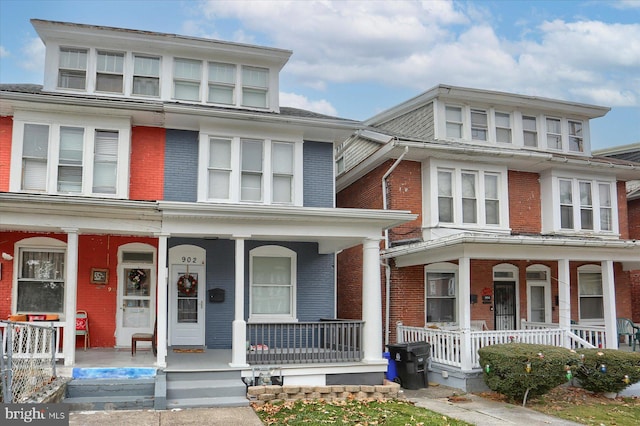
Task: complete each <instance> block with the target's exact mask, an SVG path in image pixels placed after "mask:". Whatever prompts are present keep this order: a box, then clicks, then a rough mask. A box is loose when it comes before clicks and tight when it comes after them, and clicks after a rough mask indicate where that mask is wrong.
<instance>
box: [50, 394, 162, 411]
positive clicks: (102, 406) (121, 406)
mask: <svg viewBox="0 0 640 426" xmlns="http://www.w3.org/2000/svg"><path fill="white" fill-rule="evenodd" d="M62 402H64V403H65V404H67V405H68V406H69V410H70V411H102V410H134V409H142V408H149V409H152V408H153V402H154V398H153V395H151V396H127V395H116V396H85V397H73V398H65V399H64V401H62Z"/></svg>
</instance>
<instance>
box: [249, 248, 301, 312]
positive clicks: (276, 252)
mask: <svg viewBox="0 0 640 426" xmlns="http://www.w3.org/2000/svg"><path fill="white" fill-rule="evenodd" d="M254 257H288V258H289V259H291V300H290V303H291V315H273V314H271V315H265V314H252V312H253V300H252V299H253V297H252V287H253V258H254ZM297 271H298V254H297V253H296V252H295V251H293V250H291V249H288V248H286V247H282V246H275V245H267V246H260V247H256V248H254V249H252V250H251V251H249V319H248V321H247V322H249V323H252V322H253V323H263V322H298V316H297V309H296V303H297V291H298V285H297Z"/></svg>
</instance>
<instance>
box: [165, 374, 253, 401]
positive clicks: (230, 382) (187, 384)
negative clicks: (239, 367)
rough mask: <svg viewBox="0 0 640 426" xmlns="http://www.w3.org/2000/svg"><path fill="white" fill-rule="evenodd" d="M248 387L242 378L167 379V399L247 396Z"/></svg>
mask: <svg viewBox="0 0 640 426" xmlns="http://www.w3.org/2000/svg"><path fill="white" fill-rule="evenodd" d="M246 394H247V388H246V386H245V384H244V383H243V382H242V380H240V378H235V379H223V380H206V381H204V380H186V379H184V380H173V379H169V380H167V400H171V399H186V398H219V397H225V396H229V397H235V396H237V397H245V398H246Z"/></svg>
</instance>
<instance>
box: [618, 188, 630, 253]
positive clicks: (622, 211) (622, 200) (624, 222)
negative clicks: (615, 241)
mask: <svg viewBox="0 0 640 426" xmlns="http://www.w3.org/2000/svg"><path fill="white" fill-rule="evenodd" d="M616 186H617V192H618V222H619V224H620V225H619V226H620V238H621V239H623V240H628V239H629V215H628V213H627V211H628V210H627V209H628V206H627V188H626V186H625V183H624V182H618V183H617V185H616Z"/></svg>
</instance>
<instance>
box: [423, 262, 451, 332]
mask: <svg viewBox="0 0 640 426" xmlns="http://www.w3.org/2000/svg"><path fill="white" fill-rule="evenodd" d="M425 281H426V287H427V288H426V291H425V294H426V303H425V306H426V322H427V323H430V322H455V321H456V320H457V319H456V287H457V286H456V275H455V273H454V272H427V273H426V280H425Z"/></svg>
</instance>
